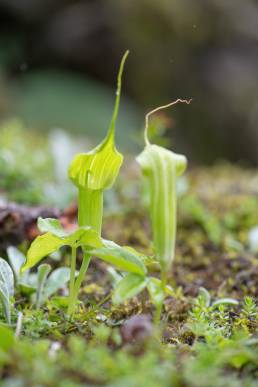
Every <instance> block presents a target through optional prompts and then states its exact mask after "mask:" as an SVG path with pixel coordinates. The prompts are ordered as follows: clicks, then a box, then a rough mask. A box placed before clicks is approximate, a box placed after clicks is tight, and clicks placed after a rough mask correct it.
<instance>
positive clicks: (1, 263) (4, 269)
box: [0, 258, 14, 296]
mask: <svg viewBox="0 0 258 387" xmlns="http://www.w3.org/2000/svg"><path fill="white" fill-rule="evenodd" d="M0 281H2V282H3V283H4V284H5V286H6V287H7V289H8V294H9V296H13V294H14V278H13V271H12V269H11V267H10V266H9V265H8V263H7V262H6V261H5V260H4V259H3V258H0Z"/></svg>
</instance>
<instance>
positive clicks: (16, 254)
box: [7, 246, 26, 281]
mask: <svg viewBox="0 0 258 387" xmlns="http://www.w3.org/2000/svg"><path fill="white" fill-rule="evenodd" d="M7 255H8V259H9V262H10V265H11V267H12V269H13V272H14V275H15V279H16V281H18V280H19V278H20V269H21V267H22V265H23V264H24V262H25V261H26V257H25V255H24V254H23V253H22V252H21V251H20V250H18V249H17V248H16V247H14V246H9V247H8V248H7Z"/></svg>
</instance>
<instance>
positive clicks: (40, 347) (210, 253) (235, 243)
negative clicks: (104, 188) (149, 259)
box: [0, 161, 258, 387]
mask: <svg viewBox="0 0 258 387" xmlns="http://www.w3.org/2000/svg"><path fill="white" fill-rule="evenodd" d="M128 165H129V168H126V169H125V170H124V172H123V175H122V177H121V178H120V179H119V182H118V184H117V187H116V189H115V190H114V191H110V193H109V194H108V196H107V203H106V205H107V211H106V215H105V219H104V235H105V236H107V237H108V238H109V239H112V240H114V241H116V242H117V243H120V244H122V245H130V246H132V247H135V248H136V249H138V250H139V251H141V252H144V253H147V254H152V247H151V242H150V241H151V231H150V226H149V219H148V214H147V210H146V208H145V205H144V200H142V198H144V197H145V193H144V192H143V193H141V192H140V189H139V176H138V171H137V168H136V167H135V165H134V163H133V162H132V163H130V161H128ZM257 176H258V173H257V171H255V170H247V169H241V168H237V167H233V166H230V165H225V164H224V165H221V166H217V167H210V168H199V169H193V170H192V171H190V172H188V174H187V176H186V178H185V179H184V180H182V181H181V183H180V186H179V191H180V192H181V193H180V196H179V203H178V204H179V211H178V235H177V248H176V259H175V262H173V265H172V268H171V272H170V273H169V284H170V285H171V286H172V287H173V289H174V296H173V297H172V296H171V297H167V299H166V301H165V305H164V308H163V312H162V318H161V324H160V326H159V327H156V326H154V325H153V324H152V325H151V323H150V322H151V321H152V316H153V312H154V308H153V306H152V305H151V303H150V301H149V299H148V296H147V294H146V293H142V294H141V295H140V296H139V297H137V298H135V299H133V300H131V301H130V302H128V303H126V304H123V305H120V306H114V305H112V302H111V294H112V275H110V274H109V273H108V271H107V265H105V264H104V263H102V262H100V261H97V260H93V261H92V263H91V265H90V269H89V271H88V274H87V277H86V279H85V282H84V284H83V287H82V289H81V292H80V300H81V303H80V304H79V305H78V309H77V312H76V314H75V315H74V318H73V319H72V320H69V319H67V316H66V305H65V300H64V298H61V297H60V296H65V292H63V293H62V292H60V293H59V294H58V295H56V296H54V297H52V298H51V299H50V300H49V301H48V302H47V303H46V304H45V305H43V307H42V308H40V309H39V310H35V307H34V305H32V304H31V303H30V302H29V300H28V298H27V297H26V296H24V295H22V294H19V293H17V294H16V295H15V309H14V310H13V329H15V325H16V317H17V311H21V312H22V313H23V323H22V328H21V331H20V334H19V338H17V339H15V341H14V342H13V339H10V342H9V344H7V346H6V347H4V345H3V344H2V346H1V343H0V376H1V381H0V385H1V386H5V387H7V386H8V387H15V386H26V387H27V386H62V387H63V386H64V387H67V386H69V387H70V386H98V385H103V386H104V385H105V386H119V387H120V386H121V387H127V386H128V387H134V386H135V387H138V386H144V385H148V386H154V387H155V386H175V387H186V386H187V387H188V386H189V387H202V386H203V387H213V386H214V387H224V386H232V387H240V386H241V387H242V386H248V387H249V386H250V387H254V386H257V385H258V384H257V377H258V335H257V334H258V330H257V327H258V325H257V323H258V317H257V306H256V305H255V300H257V294H258V275H257V274H258V253H256V252H254V251H253V250H251V249H250V243H249V239H248V235H249V231H250V229H251V228H252V227H254V226H256V225H258V177H257ZM23 248H24V246H23ZM49 262H50V263H51V265H52V266H53V267H57V266H59V265H60V264H62V265H68V264H69V253H68V252H63V257H62V261H59V262H58V261H52V260H49ZM149 269H150V271H151V273H152V274H153V275H156V276H159V271H158V268H157V267H155V265H154V266H152V267H150V268H149ZM202 287H203V288H205V289H207V290H208V292H209V293H210V296H211V301H210V302H208V301H207V297H206V298H205V295H204V294H203V293H202V291H201V292H200V288H202ZM206 296H207V294H206ZM222 298H233V299H235V300H236V301H238V305H225V304H223V305H220V306H217V307H215V306H213V303H214V301H217V300H219V299H222ZM136 315H138V316H140V315H144V316H145V317H144V319H145V320H144V321H145V322H142V321H141V320H137V319H136V320H135V319H134V320H130V318H131V317H132V316H136ZM0 318H1V320H2V321H3V316H0ZM128 320H129V322H128ZM130 321H133V322H132V323H130ZM150 327H151V328H150Z"/></svg>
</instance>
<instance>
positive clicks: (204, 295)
mask: <svg viewBox="0 0 258 387" xmlns="http://www.w3.org/2000/svg"><path fill="white" fill-rule="evenodd" d="M198 297H200V298H201V300H202V301H203V303H204V305H205V306H206V308H208V307H209V306H210V303H211V296H210V293H209V292H208V290H207V289H205V288H203V287H200V289H199V295H198Z"/></svg>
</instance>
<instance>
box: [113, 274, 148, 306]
mask: <svg viewBox="0 0 258 387" xmlns="http://www.w3.org/2000/svg"><path fill="white" fill-rule="evenodd" d="M147 282H148V280H147V278H146V277H144V276H141V275H138V274H134V273H130V274H128V275H127V276H126V277H124V278H123V279H122V280H121V281H120V282H119V283H118V285H117V287H116V289H115V291H114V294H113V302H114V303H115V304H120V303H122V302H124V301H125V300H128V299H129V298H132V297H134V296H136V295H137V294H138V293H140V292H141V291H142V290H143V289H144V288H145V287H146V285H147Z"/></svg>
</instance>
